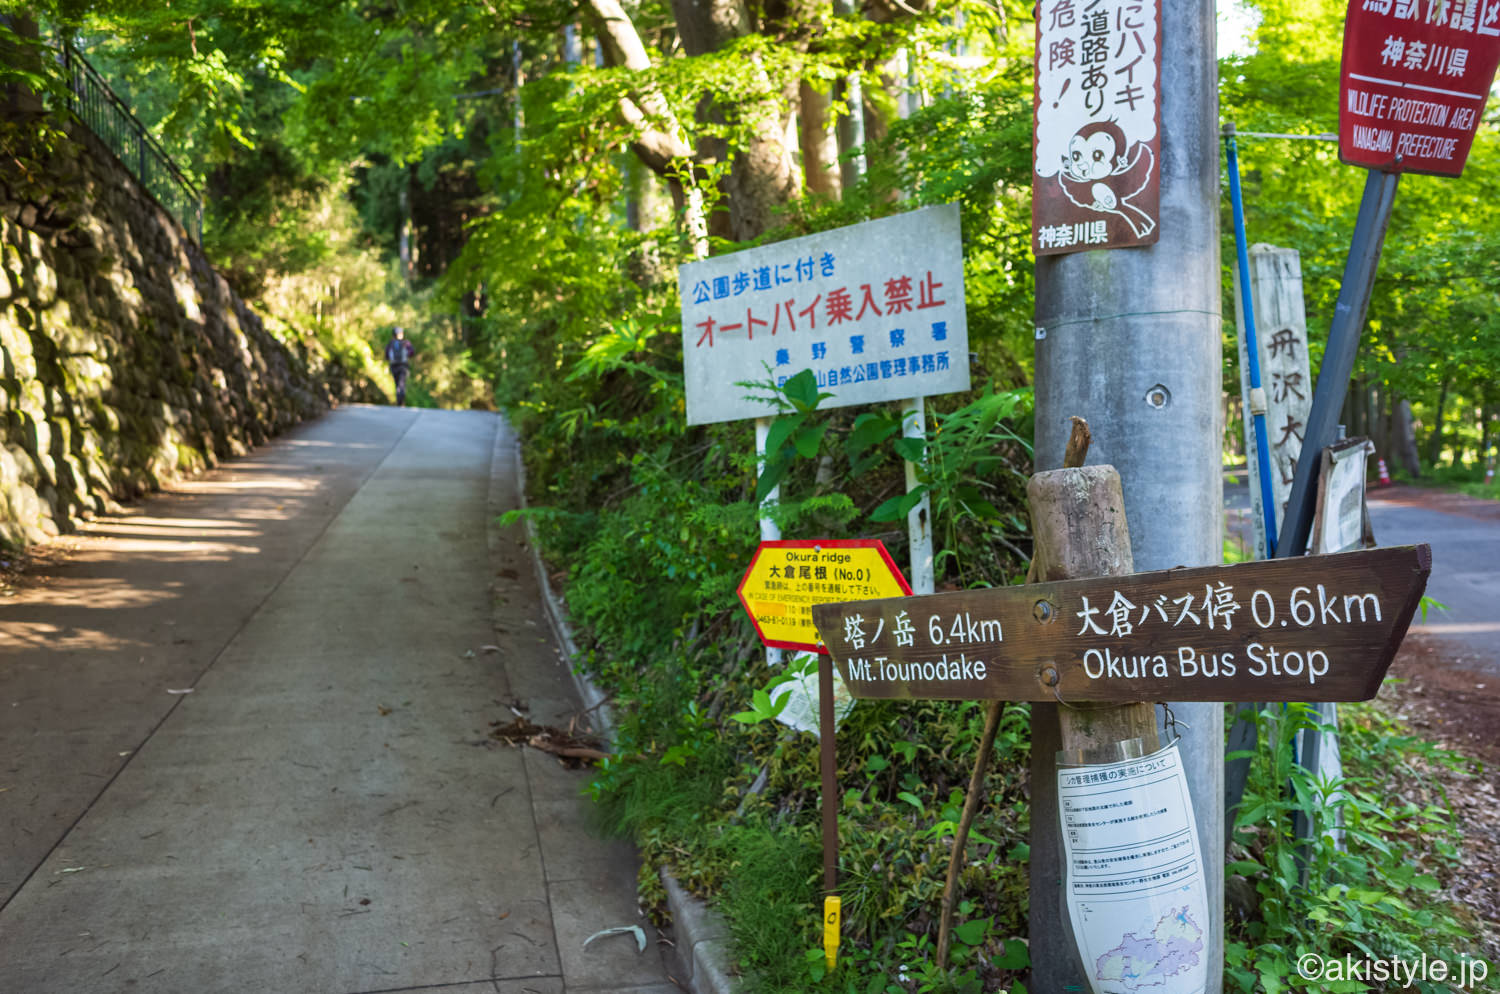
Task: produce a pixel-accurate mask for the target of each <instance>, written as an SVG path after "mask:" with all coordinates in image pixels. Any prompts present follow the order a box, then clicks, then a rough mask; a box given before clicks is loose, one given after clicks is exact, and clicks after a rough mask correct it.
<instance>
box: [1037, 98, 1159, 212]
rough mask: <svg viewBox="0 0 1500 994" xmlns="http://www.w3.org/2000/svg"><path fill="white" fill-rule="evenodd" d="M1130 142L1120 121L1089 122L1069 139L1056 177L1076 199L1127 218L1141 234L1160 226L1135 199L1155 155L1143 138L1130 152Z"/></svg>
mask: <svg viewBox="0 0 1500 994" xmlns="http://www.w3.org/2000/svg"><path fill="white" fill-rule="evenodd" d="M1125 146H1126V141H1125V132H1124V130H1123V129H1122V128H1121V127H1120V126H1119V125H1118V124H1116V123H1115V122H1113V121H1094V122H1091V123H1089V124H1085V125H1084V126H1083V127H1081V128H1079V129H1078V133H1077V134H1075V135H1074V136H1073V137H1072V139H1071V140H1070V141H1069V142H1068V152H1067V154H1066V155H1064V156H1063V157H1062V160H1063V166H1062V171H1061V172H1059V173H1058V174H1057V181H1058V182H1059V183H1060V184H1062V188H1063V193H1065V194H1067V197H1068V199H1069V200H1071V201H1072V202H1073V203H1075V204H1077V205H1078V206H1079V207H1082V208H1084V209H1085V210H1091V211H1098V212H1099V213H1101V214H1114V215H1116V216H1118V217H1120V218H1122V219H1123V220H1124V221H1125V223H1126V224H1128V225H1129V226H1130V230H1131V231H1133V232H1134V233H1135V236H1136V237H1137V238H1142V237H1145V236H1146V235H1149V234H1150V233H1151V232H1152V231H1153V230H1155V228H1156V221H1155V220H1153V219H1152V217H1151V216H1150V215H1149V214H1147V213H1146V212H1145V211H1143V210H1141V209H1140V208H1139V207H1137V206H1136V205H1135V204H1133V203H1131V198H1132V197H1134V196H1136V195H1137V194H1139V193H1140V192H1141V191H1142V190H1144V189H1145V188H1146V186H1147V184H1148V183H1149V181H1150V179H1151V172H1152V170H1153V169H1155V168H1156V157H1155V156H1154V155H1153V154H1152V152H1151V147H1150V146H1149V145H1146V144H1144V143H1142V142H1136V143H1135V145H1134V146H1132V147H1131V148H1130V149H1129V154H1128V155H1127V154H1126V147H1125Z"/></svg>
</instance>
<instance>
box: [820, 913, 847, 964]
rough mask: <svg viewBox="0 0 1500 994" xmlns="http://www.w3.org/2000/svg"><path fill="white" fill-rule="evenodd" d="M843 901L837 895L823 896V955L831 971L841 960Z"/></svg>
mask: <svg viewBox="0 0 1500 994" xmlns="http://www.w3.org/2000/svg"><path fill="white" fill-rule="evenodd" d="M842 908H843V902H842V901H841V900H840V899H839V898H836V897H825V898H823V955H824V956H825V957H827V959H828V970H829V972H830V973H831V972H832V971H833V968H834V967H835V966H836V965H837V964H838V961H839V913H840V911H841V909H842Z"/></svg>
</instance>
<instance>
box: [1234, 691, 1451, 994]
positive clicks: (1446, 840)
mask: <svg viewBox="0 0 1500 994" xmlns="http://www.w3.org/2000/svg"><path fill="white" fill-rule="evenodd" d="M1340 719H1341V720H1340V722H1339V726H1338V728H1337V729H1336V731H1338V733H1339V748H1340V751H1341V753H1342V757H1343V762H1344V772H1345V775H1344V777H1343V778H1342V779H1340V780H1333V781H1330V780H1326V779H1322V778H1319V777H1317V776H1314V775H1313V774H1312V773H1309V772H1308V771H1307V770H1305V769H1303V768H1302V767H1301V766H1298V765H1297V764H1296V763H1295V762H1294V760H1293V756H1294V751H1295V750H1294V740H1295V737H1296V736H1297V734H1298V732H1301V731H1304V730H1306V729H1321V730H1324V731H1335V729H1334V728H1333V727H1332V726H1329V725H1324V724H1321V723H1320V722H1319V720H1318V716H1317V713H1316V711H1314V710H1313V709H1312V708H1311V707H1309V706H1308V705H1303V704H1291V705H1287V706H1285V707H1283V706H1281V705H1268V706H1267V707H1266V708H1265V709H1264V710H1262V711H1261V712H1260V713H1259V714H1258V715H1257V716H1256V723H1257V725H1258V728H1259V732H1260V739H1261V741H1262V742H1264V743H1267V746H1268V747H1267V748H1264V749H1261V750H1259V751H1257V752H1256V753H1255V754H1253V755H1252V756H1251V757H1250V758H1251V760H1252V762H1251V773H1250V781H1249V784H1248V785H1247V788H1246V792H1245V798H1244V800H1243V802H1242V803H1241V806H1240V808H1239V810H1238V811H1237V812H1236V817H1235V842H1234V844H1233V845H1232V847H1231V852H1230V854H1229V856H1230V861H1229V866H1228V872H1229V874H1230V888H1229V889H1230V894H1231V897H1230V901H1229V903H1230V906H1231V914H1230V916H1229V921H1228V929H1227V932H1228V934H1227V935H1226V938H1225V970H1224V989H1225V990H1226V991H1231V990H1233V991H1245V992H1251V991H1265V992H1267V994H1277V992H1278V991H1282V990H1289V989H1292V988H1293V987H1296V986H1308V985H1307V982H1306V981H1304V980H1302V979H1300V978H1299V977H1298V972H1297V966H1296V964H1297V961H1298V958H1299V957H1302V956H1304V955H1307V954H1316V955H1318V956H1323V957H1328V958H1337V957H1342V956H1345V955H1352V956H1354V957H1356V958H1359V959H1363V958H1365V957H1369V958H1371V959H1389V958H1391V957H1393V956H1398V957H1401V958H1403V959H1406V960H1409V961H1417V960H1420V959H1421V958H1422V956H1423V955H1424V954H1425V955H1426V956H1428V957H1429V958H1431V959H1446V960H1448V961H1451V962H1453V963H1458V962H1459V961H1460V958H1461V956H1463V955H1474V948H1473V945H1472V942H1473V937H1472V935H1471V934H1470V933H1469V931H1468V929H1467V928H1466V927H1465V925H1464V924H1463V923H1462V922H1461V921H1460V920H1459V919H1458V918H1457V917H1456V916H1455V914H1454V913H1453V911H1452V910H1451V909H1450V908H1448V907H1447V906H1446V905H1445V904H1444V903H1443V902H1442V901H1441V900H1434V895H1435V894H1436V893H1437V892H1438V891H1440V890H1441V889H1442V888H1443V886H1444V885H1445V881H1447V880H1449V879H1451V878H1452V876H1453V875H1454V874H1455V873H1456V872H1458V871H1459V870H1460V869H1461V866H1460V862H1459V850H1458V846H1459V842H1460V838H1461V836H1460V832H1459V827H1458V825H1457V824H1456V823H1455V822H1454V819H1453V815H1452V812H1451V810H1450V808H1449V805H1448V803H1447V798H1446V796H1445V795H1444V793H1443V788H1442V786H1441V784H1440V783H1439V782H1438V781H1437V780H1436V779H1434V777H1433V776H1432V774H1433V771H1434V770H1435V769H1437V768H1439V767H1443V766H1446V767H1449V768H1451V769H1460V770H1463V769H1467V767H1468V764H1467V763H1464V762H1463V761H1461V760H1460V759H1459V757H1457V756H1454V755H1452V754H1450V753H1446V752H1444V751H1443V750H1441V749H1438V748H1435V747H1434V746H1433V745H1432V744H1431V743H1428V742H1424V741H1422V740H1421V739H1418V738H1415V737H1413V736H1411V735H1408V734H1406V733H1404V732H1403V731H1402V730H1401V729H1400V728H1399V727H1398V726H1397V725H1396V724H1395V723H1394V722H1392V721H1391V720H1390V719H1389V718H1388V717H1387V716H1386V715H1385V714H1384V713H1383V712H1382V711H1381V709H1380V708H1379V707H1378V706H1374V705H1368V704H1361V705H1346V706H1343V707H1341V708H1340ZM1230 758H1235V754H1231V757H1230ZM1288 784H1290V785H1291V789H1290V791H1288V789H1287V785H1288ZM1299 813H1301V814H1304V815H1306V816H1307V817H1309V819H1310V825H1311V831H1310V834H1311V836H1312V840H1311V841H1302V840H1298V839H1297V838H1296V837H1295V835H1294V834H1293V831H1292V828H1293V824H1294V816H1295V815H1297V814H1299ZM1328 989H1330V990H1343V989H1347V990H1351V991H1355V990H1365V989H1366V987H1365V985H1364V984H1363V983H1360V982H1354V983H1352V984H1349V985H1347V986H1343V985H1341V984H1337V983H1336V984H1335V985H1334V986H1331V987H1329V988H1328ZM1416 989H1418V990H1422V991H1425V992H1434V994H1435V992H1441V991H1446V990H1448V989H1449V988H1448V986H1447V985H1445V984H1441V983H1436V982H1432V981H1428V980H1422V981H1419V982H1418V983H1417V984H1416Z"/></svg>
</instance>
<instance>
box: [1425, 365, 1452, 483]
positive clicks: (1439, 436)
mask: <svg viewBox="0 0 1500 994" xmlns="http://www.w3.org/2000/svg"><path fill="white" fill-rule="evenodd" d="M1451 382H1452V380H1451V378H1450V377H1447V376H1445V377H1443V385H1442V387H1441V388H1440V389H1439V390H1438V400H1437V408H1436V413H1434V414H1433V417H1432V434H1431V435H1429V436H1427V465H1429V466H1431V467H1432V468H1433V469H1437V464H1438V459H1439V458H1441V457H1442V454H1443V410H1444V408H1446V407H1447V406H1448V386H1449V384H1450V383H1451Z"/></svg>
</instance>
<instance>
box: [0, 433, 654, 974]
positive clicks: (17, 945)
mask: <svg viewBox="0 0 1500 994" xmlns="http://www.w3.org/2000/svg"><path fill="white" fill-rule="evenodd" d="M513 446H514V440H513V438H512V436H511V435H510V434H509V432H508V430H507V429H506V427H505V426H504V424H503V422H501V421H500V419H498V418H497V417H495V416H494V415H490V414H484V413H480V412H438V411H424V412H415V411H411V410H399V409H391V408H368V407H365V408H361V407H355V408H345V409H341V410H339V411H337V412H335V413H333V414H330V415H329V416H328V417H326V418H324V419H322V420H321V421H319V422H316V423H314V424H311V425H307V426H304V427H302V428H300V429H298V430H296V431H294V432H292V433H290V434H289V435H288V436H286V437H285V438H283V439H281V440H279V441H278V442H276V443H274V444H273V445H271V446H268V447H266V448H265V449H263V450H261V451H259V452H257V453H256V454H255V455H254V456H253V457H251V458H248V459H244V460H240V461H237V462H235V463H233V464H232V465H229V466H227V467H225V468H223V469H221V470H219V471H216V472H214V473H211V474H209V475H207V476H206V477H204V478H203V479H201V480H198V481H195V482H192V483H188V484H185V485H183V486H182V487H180V488H177V490H176V491H174V492H173V493H171V494H168V495H165V496H162V497H160V498H157V499H153V500H151V501H149V502H147V503H145V504H144V505H142V506H141V507H139V508H137V509H134V510H132V511H130V512H128V513H125V514H122V515H119V516H115V517H111V518H108V519H104V520H101V521H98V522H96V523H94V524H93V525H91V526H90V527H89V529H88V531H87V534H85V535H83V536H81V537H79V538H78V539H76V540H73V544H74V545H75V546H76V548H75V549H74V551H73V554H72V555H70V556H68V557H67V559H66V561H65V562H63V563H61V564H60V565H58V566H56V567H55V568H53V569H51V570H48V571H47V573H46V575H45V576H38V577H35V578H33V580H32V581H29V582H28V583H27V584H25V585H23V586H22V587H20V588H19V589H17V590H16V591H14V592H13V593H12V595H11V596H9V597H7V598H5V599H3V600H0V991H4V992H15V994H51V992H58V994H62V992H67V994H85V992H94V991H101V992H102V991H111V992H113V991H161V992H183V994H208V992H217V991H236V992H243V991H255V992H266V994H271V992H275V994H293V992H329V994H354V992H374V991H406V990H417V989H421V990H425V991H444V992H448V991H451V992H466V994H467V992H478V991H497V992H501V994H523V992H526V994H562V992H603V991H620V992H636V994H667V992H673V991H676V990H678V988H677V987H676V986H675V985H674V984H672V983H670V982H669V981H668V978H667V975H666V973H665V970H664V968H663V965H662V961H661V957H660V953H659V951H658V948H657V947H656V945H655V943H654V942H653V943H652V944H651V945H649V946H648V947H647V949H646V952H645V953H644V954H638V953H637V952H636V947H635V942H634V940H633V939H632V938H630V937H628V936H612V937H609V938H605V939H600V940H597V941H595V942H594V943H593V944H591V945H590V946H589V947H588V948H587V949H585V948H583V945H582V943H583V940H584V939H585V938H587V937H588V936H589V935H591V934H592V933H594V932H596V931H598V930H600V929H603V928H608V927H611V926H615V925H634V924H638V925H642V926H644V927H646V933H647V935H648V937H649V938H650V939H652V940H654V939H655V932H654V930H652V929H650V927H649V926H647V924H646V922H645V921H644V919H642V918H641V917H640V914H639V910H638V908H637V906H636V898H635V871H636V865H635V861H634V857H633V854H632V852H631V851H630V849H629V847H628V846H625V845H623V844H621V843H617V842H604V841H600V840H598V839H596V838H594V837H593V836H592V835H591V834H590V833H589V831H588V830H587V828H586V820H585V805H586V803H587V802H586V801H584V800H583V799H582V798H580V796H579V790H580V788H581V786H582V784H583V783H584V781H585V780H586V774H585V773H583V772H579V771H570V770H566V769H563V768H562V767H561V766H560V765H559V764H558V763H557V761H556V760H554V759H552V758H551V757H549V756H546V755H543V754H540V753H536V752H534V751H531V750H524V751H523V750H519V749H511V748H508V747H504V746H500V745H497V744H496V743H494V742H492V741H491V740H489V739H488V738H487V732H488V731H489V723H490V722H491V721H495V720H502V719H503V720H509V719H510V717H511V712H510V711H509V710H508V709H507V708H506V707H505V706H504V704H503V702H506V701H511V700H514V699H517V698H519V699H521V700H522V701H524V702H526V703H527V704H528V705H529V707H530V709H531V710H530V713H531V717H532V719H533V720H535V721H538V722H541V723H563V722H566V721H567V719H568V718H569V717H570V716H572V715H573V714H575V713H576V710H577V705H576V703H575V700H574V697H573V692H572V689H571V685H570V682H569V679H568V676H567V673H566V670H565V669H564V667H563V666H562V665H561V663H560V661H559V659H558V655H557V650H556V649H555V647H554V646H553V644H552V640H551V638H550V636H549V635H548V631H547V626H546V624H545V622H544V621H543V620H542V615H541V612H540V608H539V603H538V595H537V590H536V587H535V583H534V580H533V579H532V577H533V573H532V569H531V566H530V562H529V559H528V558H527V557H528V553H527V551H526V550H525V548H524V546H523V545H522V541H521V538H520V536H519V534H518V533H517V532H516V531H515V530H511V531H509V532H504V533H502V532H500V531H499V530H498V529H497V528H496V527H494V525H493V523H492V522H493V518H494V516H495V515H497V514H498V513H499V512H501V511H503V510H505V509H506V508H508V507H511V506H513V505H514V501H515V480H514V474H513V466H514V459H513ZM486 646H492V647H498V651H497V650H496V649H493V648H492V649H486V648H485V647H486ZM189 690H190V691H191V692H190V693H182V691H189Z"/></svg>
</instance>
